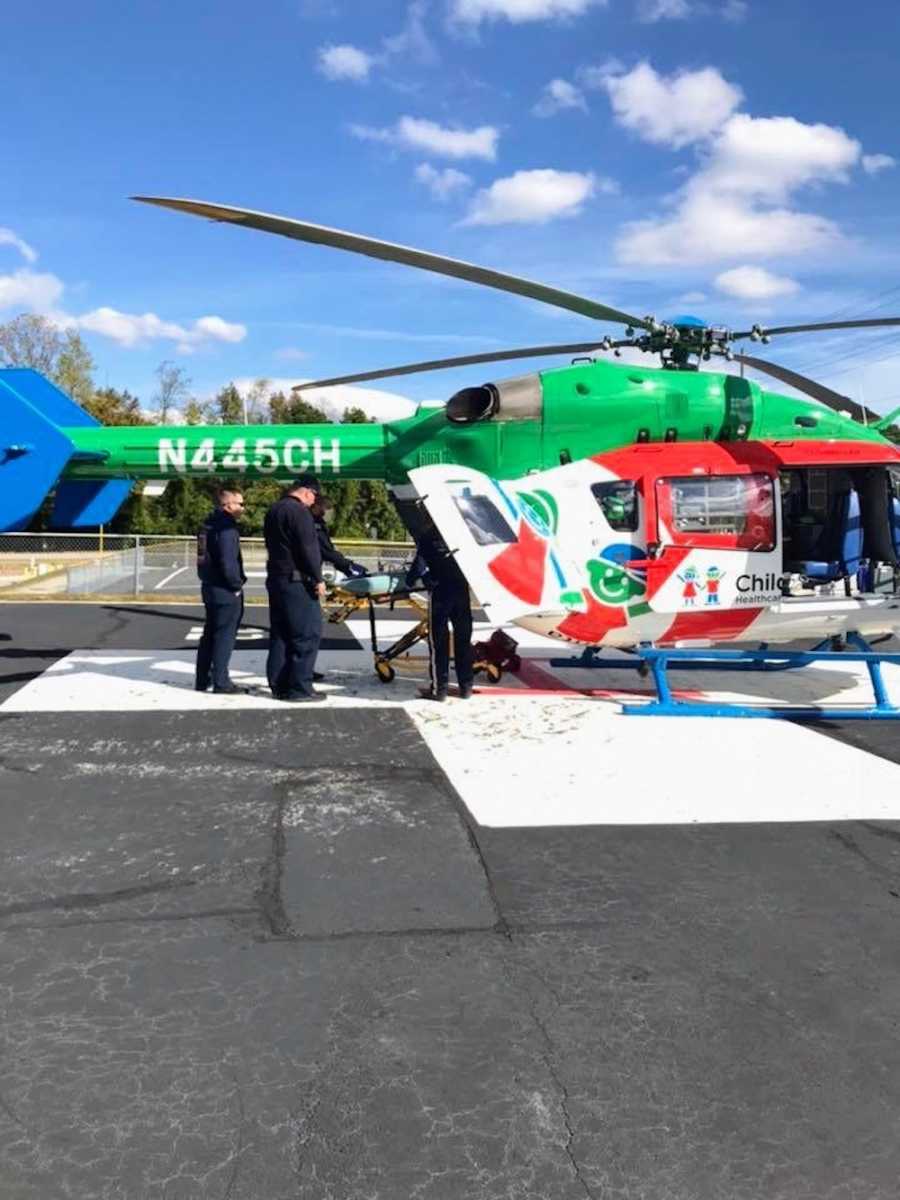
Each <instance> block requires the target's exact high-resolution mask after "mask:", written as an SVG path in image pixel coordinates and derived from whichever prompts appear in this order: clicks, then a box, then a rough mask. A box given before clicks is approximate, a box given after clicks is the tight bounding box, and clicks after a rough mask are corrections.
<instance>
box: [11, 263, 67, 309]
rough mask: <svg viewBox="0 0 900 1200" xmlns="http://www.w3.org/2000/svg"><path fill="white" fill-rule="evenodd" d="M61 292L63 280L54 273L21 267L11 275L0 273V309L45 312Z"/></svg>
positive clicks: (54, 302) (51, 306) (50, 307)
mask: <svg viewBox="0 0 900 1200" xmlns="http://www.w3.org/2000/svg"><path fill="white" fill-rule="evenodd" d="M62 294H63V282H62V280H61V279H58V278H57V277H56V276H55V275H51V274H49V273H42V272H37V271H29V270H28V268H27V267H23V268H22V269H21V270H20V271H14V272H13V273H12V274H11V275H0V311H2V310H3V309H8V308H24V309H28V310H29V311H31V312H40V313H46V312H48V311H49V310H50V309H52V308H53V307H54V305H55V304H56V303H57V301H58V300H59V298H60V296H62Z"/></svg>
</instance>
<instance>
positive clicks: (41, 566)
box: [0, 533, 415, 601]
mask: <svg viewBox="0 0 900 1200" xmlns="http://www.w3.org/2000/svg"><path fill="white" fill-rule="evenodd" d="M335 545H336V546H337V547H338V549H339V550H340V551H341V552H342V553H343V554H345V555H346V556H347V558H349V559H352V560H353V561H354V562H358V563H359V564H360V565H361V566H363V567H365V568H366V570H367V571H370V572H376V571H390V570H398V569H402V567H403V566H404V565H405V564H406V563H408V562H409V561H410V559H411V558H412V556H413V554H414V553H415V547H414V546H413V544H412V543H411V542H409V543H407V542H377V541H339V542H336V543H335ZM241 549H242V551H243V556H244V570H245V571H246V573H247V587H246V589H245V595H246V598H247V599H248V600H249V601H253V600H260V601H264V600H265V595H266V590H265V576H266V547H265V542H264V541H263V540H262V538H242V539H241ZM195 557H196V541H195V539H194V538H192V537H176V536H169V535H150V534H105V533H2V534H0V599H5V600H19V599H21V600H25V599H44V600H53V599H56V600H64V599H65V600H68V599H86V600H87V599H97V598H102V599H117V600H123V599H142V600H147V599H151V598H152V599H154V600H167V599H168V600H181V601H192V600H196V601H199V598H200V581H199V579H198V578H197V570H196V563H195ZM329 570H330V568H328V567H326V569H325V575H326V578H327V577H328V572H329Z"/></svg>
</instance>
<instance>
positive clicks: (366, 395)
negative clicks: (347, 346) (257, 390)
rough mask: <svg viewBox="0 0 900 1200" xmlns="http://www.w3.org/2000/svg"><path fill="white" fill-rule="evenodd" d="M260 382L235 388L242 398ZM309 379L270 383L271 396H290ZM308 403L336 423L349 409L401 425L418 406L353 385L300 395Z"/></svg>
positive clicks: (244, 381) (237, 381)
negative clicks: (272, 393)
mask: <svg viewBox="0 0 900 1200" xmlns="http://www.w3.org/2000/svg"><path fill="white" fill-rule="evenodd" d="M256 382H257V380H256V379H249V378H241V379H235V380H234V386H235V387H236V388H237V390H238V391H239V392H240V393H241V395H242V396H249V394H250V392H251V391H252V389H253V387H254V385H255V384H256ZM305 382H307V380H306V379H296V378H293V379H289V378H281V379H278V378H276V379H269V380H267V383H268V385H269V390H270V392H283V393H284V394H285V395H286V396H290V394H291V388H292V387H294V386H295V385H296V384H298V383H305ZM299 394H300V395H301V396H302V397H303V399H304V400H308V401H309V403H310V404H314V405H315V406H316V407H317V408H321V409H324V411H325V412H326V413H327V415H328V416H329V417H330V419H331V420H333V421H339V420H340V419H341V417H343V415H344V412H345V410H346V409H348V408H361V409H362V410H363V412H364V413H365V414H366V415H367V416H369V417H372V418H373V419H374V420H376V421H398V420H401V419H402V418H403V417H411V416H412V414H413V413H414V412H415V411H416V405H415V403H414V402H413V401H412V400H409V399H407V397H406V396H400V395H398V394H397V393H396V392H384V391H381V389H380V388H367V387H356V386H354V385H351V384H346V383H345V384H339V385H338V386H337V387H329V388H311V389H310V390H309V391H308V392H300V393H299Z"/></svg>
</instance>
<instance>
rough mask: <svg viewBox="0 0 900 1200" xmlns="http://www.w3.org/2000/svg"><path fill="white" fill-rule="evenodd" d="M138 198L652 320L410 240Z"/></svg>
mask: <svg viewBox="0 0 900 1200" xmlns="http://www.w3.org/2000/svg"><path fill="white" fill-rule="evenodd" d="M131 199H132V200H139V201H140V202H141V203H142V204H156V205H159V207H160V208H174V209H175V210H176V211H177V212H186V213H191V214H192V215H193V216H196V217H208V218H209V219H210V220H211V221H224V222H226V223H228V224H231V225H246V226H248V227H249V228H251V229H261V230H263V231H264V232H266V233H278V234H281V236H282V237H289V238H296V239H297V240H298V241H301V242H315V243H317V244H319V245H322V246H334V247H335V249H337V250H350V251H352V252H353V253H354V254H367V255H368V256H369V257H370V258H381V259H384V260H386V261H387V262H396V263H404V264H405V265H406V266H408V267H420V268H421V269H422V270H424V271H434V272H435V273H436V274H438V275H450V276H453V278H455V279H465V280H468V281H469V282H470V283H480V284H483V285H484V286H485V287H492V288H497V289H498V290H499V291H501V292H512V294H513V295H516V296H525V297H526V298H527V299H529V300H539V301H541V302H542V303H544V304H551V305H553V306H554V307H555V308H565V309H568V310H569V311H570V312H575V313H579V314H580V315H581V316H583V317H592V318H593V319H594V320H596V321H616V322H618V323H619V324H622V325H633V326H635V328H637V327H640V328H641V329H649V328H650V325H649V323H648V322H647V321H645V320H644V319H643V318H641V317H634V316H632V315H631V313H627V312H622V311H621V310H620V309H618V308H610V307H609V306H608V305H606V304H598V303H597V301H596V300H590V299H588V298H587V297H586V296H578V295H576V294H575V293H574V292H563V291H560V290H559V289H558V288H552V287H547V286H546V285H545V284H543V283H534V282H532V281H531V280H529V279H520V278H519V277H518V276H517V275H505V274H504V273H503V272H502V271H492V270H490V269H489V268H488V267H478V266H475V265H474V264H473V263H467V262H461V261H460V260H459V259H456V258H445V257H444V255H442V254H431V253H429V252H428V251H427V250H415V249H413V248H412V247H409V246H398V245H395V244H394V243H393V242H383V241H380V240H379V239H378V238H371V237H363V236H362V235H361V234H358V233H348V232H346V231H345V230H343V229H329V228H328V226H327V225H313V224H311V223H310V222H309V221H295V220H293V219H292V218H290V217H279V216H274V215H272V214H271V213H261V212H254V211H253V210H252V209H249V208H233V207H231V206H230V205H227V204H207V203H206V202H205V201H203V200H178V199H171V198H169V197H166V196H132V197H131Z"/></svg>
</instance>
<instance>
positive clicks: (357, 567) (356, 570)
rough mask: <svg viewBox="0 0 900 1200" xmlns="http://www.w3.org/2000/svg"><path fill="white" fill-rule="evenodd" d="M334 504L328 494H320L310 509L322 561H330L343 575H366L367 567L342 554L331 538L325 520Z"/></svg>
mask: <svg viewBox="0 0 900 1200" xmlns="http://www.w3.org/2000/svg"><path fill="white" fill-rule="evenodd" d="M333 507H334V505H333V504H332V502H331V501H330V500H329V499H328V497H327V496H322V495H320V496H319V497H318V498H317V500H316V502H315V504H314V505H313V506H312V509H311V510H310V511H311V512H312V515H313V520H314V521H315V523H316V534H317V535H318V538H319V549H320V550H321V551H322V562H323V563H330V565H331V566H332V567H334V568H336V570H338V571H340V573H341V574H342V575H349V576H351V577H352V576H354V575H365V573H366V568H365V567H364V566H362V565H361V564H360V563H358V562H354V561H353V559H352V558H347V557H345V556H344V555H343V554H341V552H340V550H338V548H337V546H335V544H334V542H333V541H332V540H331V534H330V533H329V532H328V526H327V524H326V522H325V514H326V513H327V512H328V511H329V509H332V508H333Z"/></svg>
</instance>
